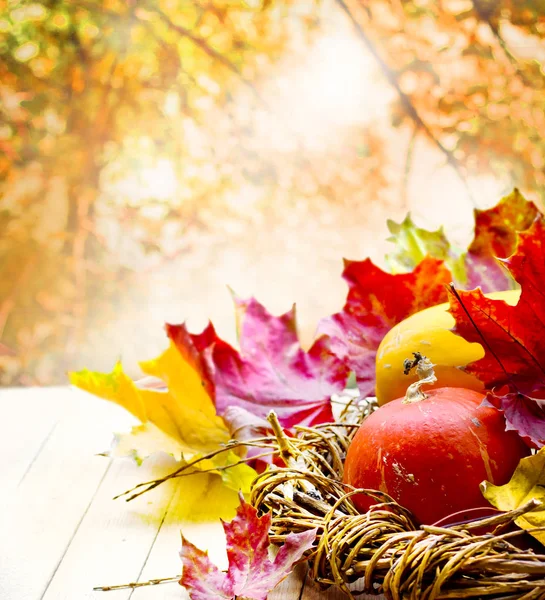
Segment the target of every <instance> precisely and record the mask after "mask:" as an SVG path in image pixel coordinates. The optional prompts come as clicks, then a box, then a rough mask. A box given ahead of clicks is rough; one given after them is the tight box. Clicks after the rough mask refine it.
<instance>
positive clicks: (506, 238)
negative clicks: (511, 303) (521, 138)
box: [463, 189, 539, 292]
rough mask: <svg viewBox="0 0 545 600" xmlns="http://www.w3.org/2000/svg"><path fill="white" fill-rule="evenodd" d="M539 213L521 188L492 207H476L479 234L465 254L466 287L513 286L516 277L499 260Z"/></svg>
mask: <svg viewBox="0 0 545 600" xmlns="http://www.w3.org/2000/svg"><path fill="white" fill-rule="evenodd" d="M538 214H539V211H538V209H537V208H536V206H535V204H533V203H532V202H529V201H528V200H526V199H525V198H524V196H522V194H521V193H520V192H519V191H518V190H517V189H515V190H514V191H513V192H512V193H511V194H509V195H508V196H505V198H502V199H501V200H500V202H498V204H496V206H494V207H492V208H488V209H486V210H479V209H476V210H475V236H474V238H473V241H472V242H471V244H470V246H469V248H468V250H467V253H466V255H465V257H464V270H463V272H464V281H463V285H464V287H466V288H470V289H471V288H475V287H477V286H480V287H481V288H482V290H483V291H484V292H494V291H497V290H508V289H510V288H512V287H513V283H514V282H513V279H512V277H510V275H509V272H508V271H507V270H506V269H504V268H503V267H502V265H501V263H500V261H498V260H497V259H498V258H500V259H502V258H507V257H508V256H510V255H511V254H512V253H513V252H514V251H515V248H516V245H517V232H522V231H525V230H527V229H528V228H529V227H530V226H531V225H532V223H533V222H534V220H535V218H536V217H537V215H538Z"/></svg>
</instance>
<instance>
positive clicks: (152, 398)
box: [70, 344, 256, 492]
mask: <svg viewBox="0 0 545 600" xmlns="http://www.w3.org/2000/svg"><path fill="white" fill-rule="evenodd" d="M140 367H141V369H142V371H143V372H144V373H146V374H147V375H150V376H153V377H158V378H159V379H161V380H162V381H163V382H164V383H165V384H166V385H167V389H166V390H165V391H163V390H156V389H147V388H142V387H139V386H138V385H136V384H135V382H134V381H133V380H132V379H131V378H130V377H128V376H127V375H126V374H125V373H124V371H123V368H122V366H121V364H120V363H117V364H116V365H115V367H114V369H113V371H112V372H111V373H96V372H91V371H88V370H84V371H79V372H77V373H71V374H70V382H71V383H72V384H73V385H75V386H77V387H79V388H80V389H83V390H85V391H87V392H90V393H91V394H94V395H96V396H99V397H101V398H104V399H105V400H110V401H111V402H115V403H116V404H119V405H120V406H122V407H123V408H125V409H126V410H128V411H129V412H130V413H132V414H133V415H134V416H135V417H136V418H137V419H139V420H140V421H141V423H142V424H141V425H138V426H136V427H133V429H132V431H131V433H129V434H122V435H120V436H118V441H117V447H116V449H115V453H116V454H117V455H132V456H133V457H134V458H135V459H136V460H138V461H142V460H143V459H144V458H146V457H147V456H150V455H151V454H154V453H155V452H159V451H161V452H166V453H168V454H171V455H172V456H174V458H176V459H177V460H184V461H190V460H193V459H196V458H199V457H200V456H203V455H206V454H208V453H209V452H213V451H215V450H218V449H219V448H221V447H222V446H223V445H224V444H225V443H226V442H228V441H229V439H230V435H229V431H228V430H227V427H226V426H225V423H224V422H223V419H221V417H219V416H218V415H217V414H216V409H215V406H214V403H213V402H212V399H211V398H210V396H209V395H208V393H207V391H206V389H205V387H204V386H203V384H202V380H201V377H200V376H199V374H198V372H197V371H196V370H195V369H194V368H193V367H192V366H191V364H189V363H188V362H187V361H186V360H185V358H184V357H183V356H182V355H181V354H180V352H179V351H178V350H177V349H176V347H175V346H174V344H171V345H170V346H169V348H168V349H167V350H165V351H164V352H163V353H162V354H161V355H160V356H159V357H157V358H156V359H153V360H150V361H146V362H142V363H140ZM239 459H240V457H239V456H237V455H236V454H235V453H234V452H233V451H229V452H224V453H221V454H219V455H217V456H216V457H214V458H213V459H211V460H204V461H202V462H200V463H198V465H197V469H200V470H209V469H214V468H221V467H224V466H226V465H229V464H233V463H235V462H237V461H238V460H239ZM220 474H221V476H222V479H223V481H224V483H225V484H226V485H227V486H228V487H230V488H232V489H235V490H238V489H241V490H242V491H243V492H247V491H248V490H249V484H250V483H251V481H252V479H253V478H254V477H255V475H256V473H255V471H254V470H253V469H252V468H251V467H249V466H248V465H246V464H239V465H237V466H236V467H232V468H229V469H226V470H222V471H220Z"/></svg>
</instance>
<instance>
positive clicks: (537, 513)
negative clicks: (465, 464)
mask: <svg viewBox="0 0 545 600" xmlns="http://www.w3.org/2000/svg"><path fill="white" fill-rule="evenodd" d="M481 490H482V492H483V495H484V497H485V498H486V499H487V500H488V501H489V502H490V504H492V505H493V506H495V507H496V508H499V509H500V510H505V511H508V510H515V509H516V508H519V507H520V506H522V505H523V504H525V503H526V502H529V501H530V500H532V499H534V500H539V501H540V502H541V503H542V504H541V506H539V507H538V508H536V509H535V510H533V511H531V512H528V513H526V514H524V515H522V516H521V517H519V518H518V519H516V521H515V523H516V524H517V525H518V526H519V527H521V528H522V529H525V530H531V529H534V528H536V527H545V448H542V449H541V450H540V451H539V452H538V453H537V454H534V455H532V456H528V457H527V458H523V459H521V461H520V462H519V465H518V467H517V468H516V469H515V472H514V473H513V476H512V477H511V481H509V483H506V484H505V485H494V484H493V483H489V482H488V481H483V483H481ZM530 533H531V534H532V535H533V536H534V537H535V538H536V539H537V540H539V541H540V542H541V543H542V544H545V531H530Z"/></svg>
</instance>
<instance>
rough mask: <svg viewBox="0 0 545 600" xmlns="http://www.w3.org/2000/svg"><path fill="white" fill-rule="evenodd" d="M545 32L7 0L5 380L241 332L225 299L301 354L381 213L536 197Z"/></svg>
mask: <svg viewBox="0 0 545 600" xmlns="http://www.w3.org/2000/svg"><path fill="white" fill-rule="evenodd" d="M544 37H545V2H543V0H534V1H521V0H507V1H502V0H497V1H493V0H479V1H478V2H477V0H474V1H473V2H472V1H470V0H438V1H435V0H434V1H431V0H429V1H428V0H417V1H406V0H391V1H386V0H356V1H351V0H323V1H319V0H294V1H290V0H103V1H98V2H97V1H93V0H73V1H66V0H49V1H43V2H37V1H36V2H25V1H18V0H0V231H1V234H0V269H1V278H0V334H1V340H2V344H3V346H2V356H1V357H0V383H1V384H2V385H8V384H24V385H27V384H50V383H65V382H66V371H67V370H72V369H79V368H81V367H83V366H85V367H89V368H91V369H99V370H100V369H101V370H108V369H110V368H111V367H112V365H113V363H114V362H115V360H116V359H117V358H119V357H121V358H122V359H123V361H124V363H125V364H126V366H127V367H128V371H129V372H131V371H132V372H135V365H136V360H137V359H145V358H150V357H151V356H153V355H155V354H157V353H158V352H159V351H160V350H161V349H162V348H164V347H165V337H164V333H163V329H162V325H163V323H164V322H165V321H171V322H180V321H183V320H186V319H187V321H188V324H189V326H190V328H192V329H198V328H199V327H202V326H203V325H204V324H205V323H206V320H207V318H208V317H211V318H212V319H213V320H214V322H215V324H216V325H217V329H218V331H219V333H220V335H222V336H223V337H224V338H227V339H230V340H232V339H233V337H234V318H233V316H232V306H231V302H230V299H229V292H228V290H227V287H226V284H229V285H231V286H232V287H233V288H234V289H235V290H236V292H237V293H238V294H240V295H242V296H249V295H256V296H257V297H258V298H259V299H260V300H261V301H262V302H264V303H265V304H266V305H267V307H268V308H269V309H270V310H272V311H273V312H277V313H278V312H280V311H285V310H287V309H288V308H289V306H290V305H291V303H292V302H293V301H296V302H297V304H298V315H299V325H300V329H301V331H300V333H301V336H302V338H303V340H304V341H308V340H310V338H311V337H312V334H313V331H314V328H315V325H316V323H317V321H318V319H319V318H320V317H322V316H324V315H326V314H330V313H332V312H334V311H336V310H338V309H339V308H340V306H341V305H342V302H343V299H344V295H345V285H344V283H343V282H342V280H341V278H340V273H341V270H342V261H341V258H342V257H343V256H345V257H347V258H351V259H361V258H363V257H364V256H367V255H370V256H372V257H373V258H374V259H375V260H376V261H377V262H378V263H379V264H383V257H384V254H385V251H386V250H387V248H388V242H387V241H386V238H387V237H388V229H387V226H386V220H387V219H388V218H391V219H394V220H396V221H400V220H402V219H403V218H404V216H405V214H406V213H407V211H411V213H412V215H413V218H414V220H415V221H416V222H417V223H418V224H419V225H421V226H424V227H427V228H430V229H433V228H437V227H438V226H440V225H441V224H444V225H445V229H446V232H447V234H448V235H449V237H451V238H452V239H453V240H454V241H456V242H457V243H458V244H460V245H463V244H464V243H467V242H468V241H469V239H470V237H471V226H472V214H473V212H472V211H473V209H474V208H475V207H481V208H482V207H487V206H490V205H492V204H494V203H496V202H497V201H498V200H499V198H500V197H501V195H502V194H504V193H506V192H508V191H510V190H511V189H512V188H513V186H518V187H519V188H520V189H521V190H522V191H523V192H524V193H525V195H526V196H527V197H528V198H530V199H533V200H534V201H536V202H537V203H538V204H542V201H543V194H544V191H545V186H544V185H543V184H544V178H545V172H544V161H545V137H544V136H543V132H544V131H545V95H544V90H545V74H544V71H543V69H542V60H543V58H544V56H545V43H544ZM392 228H393V230H395V227H393V226H392Z"/></svg>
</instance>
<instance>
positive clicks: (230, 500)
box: [71, 190, 545, 599]
mask: <svg viewBox="0 0 545 600" xmlns="http://www.w3.org/2000/svg"><path fill="white" fill-rule="evenodd" d="M389 227H390V230H391V231H392V233H393V234H394V238H393V239H394V241H395V244H396V246H395V249H394V251H393V252H392V253H391V254H390V255H389V256H388V257H387V263H388V265H389V268H390V272H387V271H384V270H382V269H380V268H379V267H377V266H376V265H374V264H373V263H372V262H371V261H370V260H368V259H367V260H363V261H346V262H345V268H344V273H343V276H344V278H345V280H346V281H347V283H348V295H347V299H346V303H345V305H344V307H343V308H342V310H341V311H339V312H338V313H336V314H334V315H332V316H330V317H327V318H325V319H323V320H322V321H321V322H320V323H319V324H318V328H317V335H316V338H315V341H314V342H313V344H312V345H311V347H310V348H309V349H308V350H305V349H303V348H302V347H301V345H300V343H299V340H298V335H297V328H296V320H295V309H294V308H292V309H291V310H290V311H288V312H287V313H285V314H283V315H281V316H278V317H277V316H272V315H271V314H269V313H268V312H267V310H266V309H265V308H264V307H263V306H262V305H261V304H259V303H258V302H257V301H256V300H255V299H250V300H242V299H240V298H237V297H235V298H234V303H235V314H236V322H237V332H238V346H239V347H238V348H234V347H233V346H231V345H230V344H228V343H227V342H225V341H224V340H222V339H221V338H220V337H219V336H218V335H217V333H216V331H215V330H214V327H213V325H212V324H211V323H210V324H209V325H208V326H207V327H206V328H205V329H204V331H202V332H201V333H197V334H195V333H191V332H189V331H188V330H187V328H186V326H185V325H184V324H180V325H171V324H168V325H166V334H167V336H168V339H169V345H168V348H167V349H166V350H165V351H164V352H163V353H162V354H161V355H160V356H159V357H157V358H156V359H154V360H150V361H146V362H143V363H141V369H142V371H143V373H144V375H145V377H144V378H143V379H141V380H139V381H137V382H135V381H133V380H131V379H130V378H129V377H128V376H127V375H126V374H125V373H124V372H123V369H122V366H121V364H117V365H116V366H115V367H114V370H113V371H112V372H111V373H109V374H103V373H92V372H89V371H81V372H79V373H73V374H72V375H71V381H72V383H73V384H74V385H76V386H78V387H80V388H82V389H84V390H86V391H88V392H91V393H93V394H96V395H98V396H100V397H102V398H105V399H107V400H110V401H113V402H116V403H117V404H120V405H121V406H123V407H124V408H125V409H127V410H128V411H129V412H131V413H132V414H133V415H134V416H135V417H137V418H138V419H139V421H140V422H141V424H140V425H138V426H136V427H134V428H133V430H132V431H131V432H130V433H129V434H125V435H121V436H118V437H117V442H116V445H115V454H117V455H132V456H133V457H134V458H135V459H137V460H138V461H141V460H143V459H145V458H146V457H147V456H149V455H151V454H153V453H155V452H158V451H162V452H166V453H169V454H171V455H172V456H174V457H175V458H176V459H177V460H178V461H180V462H181V463H182V464H184V462H185V463H187V462H188V461H194V460H195V459H198V458H200V457H205V456H207V455H208V454H209V453H214V451H216V450H219V449H221V448H224V447H225V444H226V443H227V442H228V441H229V440H230V439H235V440H241V441H244V440H249V439H254V438H256V437H260V436H262V435H264V434H265V433H267V432H268V428H269V425H268V421H267V420H266V416H267V414H268V413H269V412H270V411H271V410H274V412H275V413H276V415H277V416H278V420H279V422H280V424H281V425H282V426H283V427H284V428H285V429H286V430H290V429H291V428H293V427H294V426H295V425H305V426H313V425H316V424H319V423H325V422H329V421H332V420H333V412H332V401H331V399H332V396H335V395H336V394H340V393H342V392H343V391H344V390H345V389H346V388H347V386H349V385H356V386H357V388H358V390H359V393H360V394H361V395H362V396H369V395H373V392H374V385H375V355H376V351H377V348H378V346H379V344H380V342H381V340H382V338H383V337H384V335H385V334H386V333H387V332H388V331H389V330H390V329H391V328H392V327H393V326H395V325H396V324H397V323H399V322H400V321H402V320H404V319H405V318H407V317H408V316H410V315H411V314H413V313H415V312H417V311H419V310H422V309H424V308H427V307H429V306H433V305H436V304H438V303H441V302H445V301H447V300H449V301H450V312H451V313H452V315H453V316H454V318H455V321H456V325H455V328H454V332H455V333H457V334H458V335H461V336H463V337H464V338H465V339H466V340H468V341H471V342H477V343H479V344H481V345H482V346H483V348H484V351H485V352H484V357H483V358H482V359H480V360H479V361H477V362H475V363H472V364H470V365H468V366H467V367H465V369H466V370H467V371H468V372H469V373H471V374H473V375H475V376H477V377H478V378H479V379H480V380H481V381H482V382H483V384H484V386H485V389H486V390H487V396H486V400H485V402H487V403H490V404H492V405H493V406H495V407H497V408H498V409H499V410H501V411H502V412H503V413H504V415H505V418H506V422H507V427H508V428H509V429H514V430H516V431H517V432H518V433H519V434H520V435H521V436H522V437H523V439H524V440H525V441H526V442H527V443H528V444H529V445H530V446H532V447H534V448H542V447H543V446H544V445H545V288H544V287H543V281H545V218H544V217H543V216H542V215H541V213H539V211H538V210H537V209H536V207H535V206H534V205H533V204H532V203H530V202H528V201H526V200H525V199H524V198H523V197H522V196H521V195H520V193H519V192H518V191H517V190H515V191H514V192H513V193H512V194H511V195H509V196H507V197H506V198H504V199H503V200H502V201H501V202H500V203H499V204H498V205H497V206H496V207H494V208H492V209H489V210H484V211H475V234H474V238H473V241H472V243H471V244H470V245H469V247H468V248H467V249H466V250H464V251H460V250H459V249H455V248H453V247H452V246H451V245H450V243H449V242H448V240H447V238H446V236H445V235H444V233H443V231H442V230H438V231H435V232H429V231H425V230H422V229H419V228H418V227H416V226H415V225H414V224H413V223H412V221H411V220H410V218H409V217H408V218H407V219H406V220H405V221H404V222H403V223H401V224H395V223H389ZM517 285H518V286H520V288H521V296H520V300H519V302H518V304H517V305H516V306H509V305H507V304H506V303H505V302H504V301H502V300H492V299H489V298H487V297H486V296H485V295H484V292H489V291H496V290H505V289H512V288H516V287H517ZM476 286H478V287H476ZM472 288H476V289H472ZM400 368H401V365H400ZM240 452H241V451H240V449H237V450H235V449H233V450H229V451H226V452H221V453H217V454H215V455H213V456H212V457H208V458H206V459H205V460H201V461H200V462H197V463H196V464H195V465H194V466H193V467H192V469H193V472H194V475H195V477H196V478H199V480H200V485H199V486H195V487H194V488H193V489H192V490H191V492H192V493H191V496H192V501H193V503H195V502H197V501H200V500H199V498H200V497H202V498H205V497H207V496H208V497H210V495H211V494H212V495H213V496H214V506H215V507H216V508H217V506H219V505H222V504H223V505H224V508H225V506H227V507H229V510H232V509H233V508H234V506H236V504H238V500H239V497H238V494H239V493H240V491H242V493H246V492H248V490H249V486H250V484H251V482H252V480H253V478H254V477H255V475H256V471H255V468H260V469H262V468H264V464H263V462H264V461H265V462H267V461H270V460H271V458H270V456H263V455H259V456H255V455H253V454H252V453H251V452H249V454H248V455H244V454H241V453H240ZM543 456H544V455H543V451H541V452H538V454H536V455H535V456H532V457H529V458H528V459H524V461H522V463H521V466H520V467H519V470H517V472H516V473H515V474H514V476H513V480H512V482H511V483H510V484H507V486H502V487H499V488H498V487H496V486H493V485H491V484H486V485H484V487H483V493H484V494H485V496H486V497H487V498H488V499H489V500H490V502H491V503H492V504H494V505H495V506H497V507H498V508H500V509H503V510H509V509H512V508H516V507H517V506H520V505H521V504H522V503H523V502H524V501H525V500H526V499H527V498H528V497H529V495H532V494H535V493H536V490H537V491H538V492H540V490H541V488H542V487H543V485H544V484H545V475H544V474H543V464H542V462H543ZM228 465H234V466H232V467H231V468H224V467H226V466H228ZM528 474H530V475H528ZM190 479H193V478H190ZM540 493H541V492H540ZM538 495H539V494H538ZM541 495H542V494H541ZM252 511H253V509H252V508H251V507H249V506H248V505H247V504H245V502H244V500H242V503H241V504H240V505H239V507H238V513H237V516H236V517H235V519H234V520H233V521H232V522H231V524H224V528H225V532H226V535H227V538H228V541H229V540H230V541H229V544H228V553H229V564H230V566H229V571H228V572H227V574H224V573H220V572H218V571H217V569H216V568H215V567H214V566H213V565H211V563H209V561H208V558H207V557H206V555H205V554H204V553H202V552H201V551H200V550H198V549H197V548H195V547H194V546H192V545H191V544H190V543H189V542H187V541H186V542H184V547H183V550H182V559H183V561H184V564H185V565H186V569H185V570H184V579H185V583H184V581H182V583H184V584H185V585H187V586H188V588H189V589H191V590H193V591H192V597H193V598H199V599H201V598H202V599H205V598H211V597H220V598H231V597H235V596H240V595H241V594H242V595H244V596H247V597H251V598H256V599H260V598H265V597H266V593H267V591H268V590H270V589H272V587H274V585H276V583H275V582H278V581H280V579H282V577H283V576H284V575H285V574H286V573H287V572H288V571H289V570H290V569H291V565H292V563H293V562H295V561H297V560H298V559H299V558H301V556H302V555H303V553H304V551H305V550H306V549H307V548H308V547H309V546H310V545H311V544H312V540H313V539H314V537H313V536H310V537H309V538H308V539H307V538H305V539H304V540H301V539H297V540H296V539H295V538H294V540H292V542H293V543H290V544H288V545H287V546H284V548H283V549H282V550H281V551H280V554H278V556H277V558H276V560H275V562H274V563H270V562H268V559H267V558H266V556H267V550H266V549H267V544H268V542H267V537H266V532H267V531H268V526H269V522H268V521H267V519H269V520H270V517H267V516H264V517H260V518H258V517H257V515H256V514H254V512H255V511H254V512H252ZM222 514H225V512H223V513H222ZM539 514H541V517H539V516H538V517H537V518H538V521H539V519H545V516H544V515H543V512H542V513H539ZM535 518H536V517H535V514H534V520H535ZM242 524H244V526H242ZM237 527H238V530H237ZM241 528H242V529H244V531H245V532H246V533H244V534H242V533H241V531H242V529H241ZM252 528H254V529H255V532H254V533H255V535H254V533H252V534H251V535H250V534H249V532H250V530H253V529H252ZM237 531H238V533H237ZM250 538H253V539H250ZM311 538H312V539H311ZM244 544H254V545H255V547H252V548H249V547H248V548H246V550H244V548H242V546H243V545H244ZM241 545H242V546H241ZM248 556H252V557H253V558H251V559H248V558H247V557H248ZM243 557H246V558H243ZM248 560H251V561H257V562H259V563H260V564H259V565H258V566H256V565H255V564H252V565H250V563H249V562H248ZM187 565H192V566H191V568H189V567H188V566H187ZM256 568H258V569H259V570H260V573H262V574H264V575H263V578H259V581H258V582H257V583H256V582H255V581H254V582H253V583H252V582H250V581H246V580H244V574H243V573H244V572H248V570H252V569H253V570H255V569H256ZM198 581H203V582H205V583H203V584H202V585H203V586H204V587H203V588H202V589H200V588H199V585H200V584H198ZM269 584H270V585H269ZM252 585H258V587H259V585H262V586H263V587H261V588H259V589H257V588H256V589H255V590H254V589H253V588H252ZM246 586H249V587H246ZM205 588H206V589H205ZM252 594H253V595H252Z"/></svg>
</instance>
